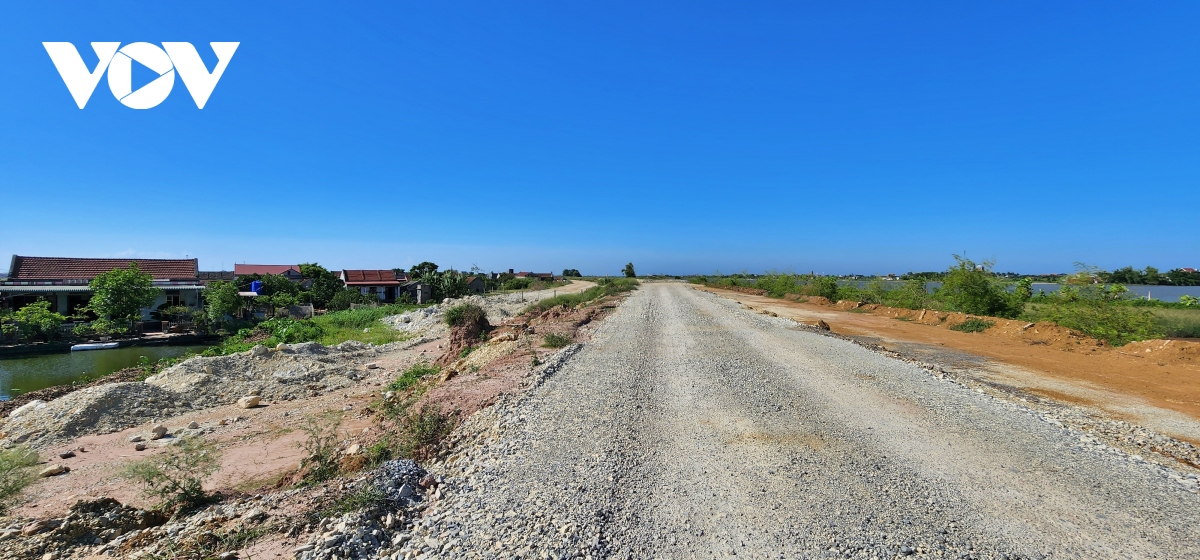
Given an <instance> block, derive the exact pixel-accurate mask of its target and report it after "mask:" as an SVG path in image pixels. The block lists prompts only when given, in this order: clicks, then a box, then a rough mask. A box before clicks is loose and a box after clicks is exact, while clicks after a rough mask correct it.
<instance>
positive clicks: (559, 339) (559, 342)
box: [542, 333, 571, 348]
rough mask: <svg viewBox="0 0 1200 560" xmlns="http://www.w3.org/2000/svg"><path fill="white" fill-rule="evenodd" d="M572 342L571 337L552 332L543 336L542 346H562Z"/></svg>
mask: <svg viewBox="0 0 1200 560" xmlns="http://www.w3.org/2000/svg"><path fill="white" fill-rule="evenodd" d="M570 343H571V337H569V336H564V335H561V334H554V333H550V334H547V335H546V336H543V337H542V346H545V347H546V348H562V347H563V346H566V345H568V344H570Z"/></svg>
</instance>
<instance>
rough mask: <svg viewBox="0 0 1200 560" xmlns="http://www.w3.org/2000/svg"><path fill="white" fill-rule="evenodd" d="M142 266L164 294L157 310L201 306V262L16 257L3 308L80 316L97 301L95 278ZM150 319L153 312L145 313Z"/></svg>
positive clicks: (1, 294)
mask: <svg viewBox="0 0 1200 560" xmlns="http://www.w3.org/2000/svg"><path fill="white" fill-rule="evenodd" d="M130 264H137V266H138V269H139V270H141V271H142V272H144V273H146V274H149V275H150V276H151V277H152V278H153V279H154V286H155V287H157V288H159V289H160V290H162V294H160V295H159V297H158V300H157V301H155V302H154V306H153V309H159V308H162V307H170V306H176V305H186V306H188V307H198V306H199V302H200V292H201V290H203V289H204V284H203V283H201V282H200V279H199V273H198V268H199V267H198V263H197V260H196V259H91V258H75V257H28V256H23V255H13V258H12V261H11V263H10V264H9V267H8V277H7V278H5V279H4V281H3V282H0V307H2V308H5V309H20V308H21V307H24V306H26V305H28V304H30V303H33V302H35V301H38V300H40V299H44V300H47V301H49V302H50V309H51V311H55V312H57V313H62V314H63V315H73V314H76V313H77V312H78V310H79V308H81V307H83V306H84V305H87V303H88V301H89V300H91V297H92V290H91V288H90V287H88V284H89V283H90V282H91V281H92V279H94V278H96V277H97V276H100V275H101V274H104V273H105V272H108V271H110V270H113V269H117V268H128V267H129V265H130ZM143 316H144V317H146V318H149V316H150V309H147V310H144V311H143Z"/></svg>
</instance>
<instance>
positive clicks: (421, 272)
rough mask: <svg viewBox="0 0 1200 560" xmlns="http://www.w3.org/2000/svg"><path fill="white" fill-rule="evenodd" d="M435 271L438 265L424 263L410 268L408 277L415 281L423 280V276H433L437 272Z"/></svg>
mask: <svg viewBox="0 0 1200 560" xmlns="http://www.w3.org/2000/svg"><path fill="white" fill-rule="evenodd" d="M437 270H438V265H436V264H434V263H431V262H429V261H425V262H423V263H421V264H418V265H413V267H412V268H410V269H408V277H409V278H412V279H414V280H415V279H417V278H423V277H425V276H428V275H430V274H433V273H435V272H437Z"/></svg>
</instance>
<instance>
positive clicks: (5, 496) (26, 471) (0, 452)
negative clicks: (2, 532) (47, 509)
mask: <svg viewBox="0 0 1200 560" xmlns="http://www.w3.org/2000/svg"><path fill="white" fill-rule="evenodd" d="M37 463H38V455H37V453H36V452H34V451H33V450H31V449H29V448H28V447H25V446H23V445H19V446H16V447H10V448H8V449H0V515H3V514H4V512H5V511H7V510H8V507H9V506H10V505H12V502H13V501H14V500H15V499H16V498H17V496H19V495H20V494H21V491H22V490H24V489H25V487H26V486H29V485H30V484H31V483H33V480H34V474H33V467H34V465H37Z"/></svg>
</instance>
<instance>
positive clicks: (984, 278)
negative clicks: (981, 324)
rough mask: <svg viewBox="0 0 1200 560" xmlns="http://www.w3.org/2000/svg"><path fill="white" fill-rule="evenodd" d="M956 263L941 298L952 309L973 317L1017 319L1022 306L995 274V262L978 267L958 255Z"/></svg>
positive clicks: (947, 276)
mask: <svg viewBox="0 0 1200 560" xmlns="http://www.w3.org/2000/svg"><path fill="white" fill-rule="evenodd" d="M954 260H955V261H956V264H955V265H954V266H952V267H950V270H948V271H946V278H945V280H944V281H943V282H942V287H941V289H939V290H938V292H937V295H938V297H940V298H941V299H942V300H943V301H945V302H946V304H948V305H949V306H950V308H951V309H953V310H955V311H959V312H962V313H970V314H972V315H992V316H996V317H1016V316H1017V314H1018V313H1020V311H1021V310H1020V307H1019V306H1018V305H1015V300H1014V298H1012V297H1011V296H1010V295H1009V294H1008V291H1007V290H1005V286H1004V284H1003V283H1002V282H1001V281H1000V280H999V279H997V278H996V277H995V275H993V274H992V265H993V263H992V262H991V261H984V262H983V263H981V264H976V263H975V262H974V261H972V260H970V259H967V258H963V257H960V256H958V255H954Z"/></svg>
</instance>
